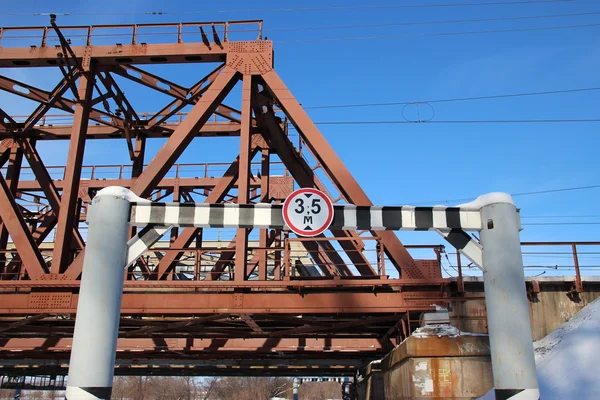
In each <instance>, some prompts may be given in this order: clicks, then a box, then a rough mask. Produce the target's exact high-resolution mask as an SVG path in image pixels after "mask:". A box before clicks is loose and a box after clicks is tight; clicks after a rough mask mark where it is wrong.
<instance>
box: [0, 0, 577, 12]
mask: <svg viewBox="0 0 600 400" xmlns="http://www.w3.org/2000/svg"><path fill="white" fill-rule="evenodd" d="M573 1H574V0H521V1H495V2H491V3H489V2H488V3H486V2H469V3H450V4H402V5H398V4H395V5H374V4H373V5H360V6H339V7H281V8H262V9H229V10H227V9H225V10H190V11H131V12H123V11H120V12H74V13H61V12H53V13H51V12H39V13H0V15H8V16H48V15H50V14H56V15H60V16H77V15H111V16H116V15H193V14H210V13H250V12H256V13H259V12H260V13H264V12H289V11H294V12H295V11H344V10H366V9H372V10H377V9H410V8H452V7H479V6H484V7H485V6H499V5H509V6H510V5H528V4H547V3H571V2H573Z"/></svg>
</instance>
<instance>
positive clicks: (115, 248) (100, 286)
mask: <svg viewBox="0 0 600 400" xmlns="http://www.w3.org/2000/svg"><path fill="white" fill-rule="evenodd" d="M130 193H131V192H129V190H127V189H124V188H115V187H109V188H106V189H103V190H101V191H99V192H98V194H97V195H96V196H95V197H94V199H93V200H92V205H91V207H90V211H89V214H88V222H89V230H88V240H87V246H86V251H85V256H84V259H83V270H82V275H81V286H80V291H79V301H78V304H77V315H76V319H75V332H74V334H73V348H72V350H71V361H70V364H69V376H68V382H67V392H66V399H68V400H92V399H93V400H96V399H103V400H104V399H106V400H109V399H110V397H111V391H112V383H113V374H114V367H115V356H116V349H117V336H118V333H119V317H120V312H121V298H122V295H123V283H124V282H123V280H124V273H125V271H124V267H125V261H126V253H127V239H128V228H129V226H128V220H129V213H130V208H131V207H130V202H129V199H130V197H129V196H130Z"/></svg>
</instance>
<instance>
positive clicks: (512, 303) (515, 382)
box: [477, 193, 540, 400]
mask: <svg viewBox="0 0 600 400" xmlns="http://www.w3.org/2000/svg"><path fill="white" fill-rule="evenodd" d="M477 202H478V203H479V206H481V219H482V225H483V229H482V230H481V237H480V239H481V245H482V247H483V269H484V273H483V279H484V288H485V303H486V308H487V320H488V330H489V338H490V350H491V354H492V369H493V374H494V389H495V395H496V399H497V400H502V399H509V398H511V397H513V396H516V395H517V394H518V395H519V396H518V398H519V399H523V400H528V399H535V400H538V399H539V397H540V394H539V386H538V380H537V373H536V367H535V357H534V352H533V339H532V334H531V322H530V319H529V305H528V303H527V295H526V289H525V274H524V272H523V259H522V255H521V243H520V239H519V230H520V220H519V215H518V212H517V208H516V207H515V205H514V203H513V201H512V198H511V197H510V195H508V194H505V193H492V194H489V195H485V196H482V197H480V198H479V199H478V200H477Z"/></svg>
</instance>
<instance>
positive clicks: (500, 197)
mask: <svg viewBox="0 0 600 400" xmlns="http://www.w3.org/2000/svg"><path fill="white" fill-rule="evenodd" d="M495 203H508V204H512V205H513V206H514V205H515V203H514V201H513V199H512V197H511V196H510V194H508V193H503V192H493V193H488V194H484V195H481V196H479V197H478V198H476V199H475V200H473V201H471V202H469V203H464V204H459V205H458V206H457V207H460V208H468V209H473V210H481V209H482V208H483V207H485V206H488V205H490V204H495Z"/></svg>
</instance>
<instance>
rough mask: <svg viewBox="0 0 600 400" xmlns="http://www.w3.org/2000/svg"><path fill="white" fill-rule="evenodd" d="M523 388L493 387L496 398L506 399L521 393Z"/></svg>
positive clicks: (497, 399)
mask: <svg viewBox="0 0 600 400" xmlns="http://www.w3.org/2000/svg"><path fill="white" fill-rule="evenodd" d="M523 390H525V389H494V394H495V395H496V400H507V399H510V398H511V397H513V396H515V395H517V394H519V393H521V392H522V391H523Z"/></svg>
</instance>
